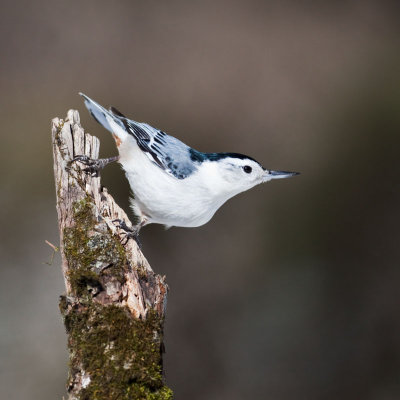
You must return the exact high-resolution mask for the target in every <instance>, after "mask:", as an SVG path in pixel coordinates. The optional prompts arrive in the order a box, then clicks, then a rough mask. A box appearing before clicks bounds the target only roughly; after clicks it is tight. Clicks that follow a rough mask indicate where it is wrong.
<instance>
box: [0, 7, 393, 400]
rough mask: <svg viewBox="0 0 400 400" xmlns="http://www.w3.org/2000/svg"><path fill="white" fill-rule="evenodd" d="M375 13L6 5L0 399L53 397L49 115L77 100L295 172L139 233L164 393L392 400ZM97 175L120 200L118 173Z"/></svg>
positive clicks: (388, 103)
mask: <svg viewBox="0 0 400 400" xmlns="http://www.w3.org/2000/svg"><path fill="white" fill-rule="evenodd" d="M396 3H397V4H398V2H377V1H335V2H325V3H324V2H318V3H317V2H312V1H304V2H298V1H279V2H263V1H256V0H252V1H217V2H216V1H204V0H203V1H163V2H161V1H146V2H143V1H115V2H111V1H99V0H97V1H84V2H81V3H78V2H71V1H70V2H66V1H43V0H39V1H33V2H32V1H18V2H11V1H1V10H0V68H1V74H0V91H1V96H0V103H1V104H0V118H1V146H0V147H1V150H0V152H1V154H0V166H1V174H0V179H1V186H0V187H1V189H0V190H1V196H0V206H1V227H2V229H1V231H0V252H1V258H0V259H1V269H0V273H1V277H0V286H1V288H0V304H1V311H0V312H1V315H0V352H1V354H0V387H1V392H2V394H1V397H2V398H4V399H18V400H20V399H28V398H29V399H41V400H46V399H51V400H53V399H60V398H61V397H62V395H63V394H65V393H64V384H65V380H66V371H67V367H66V363H67V354H66V335H65V334H64V328H63V325H62V321H61V317H60V314H59V312H58V305H57V304H58V295H59V294H61V293H62V292H63V282H62V277H61V272H60V268H59V263H60V261H59V256H57V257H56V259H55V261H54V263H53V265H52V266H49V265H46V264H45V262H46V261H48V260H49V258H50V256H51V249H50V247H48V246H47V245H46V244H44V240H45V239H47V240H49V241H51V242H53V243H57V242H58V236H57V219H56V212H55V194H54V184H53V175H52V174H53V172H52V158H51V146H50V120H51V118H53V117H55V116H59V117H63V116H65V115H66V112H67V110H68V109H69V108H77V109H79V111H80V112H81V119H82V122H83V125H84V126H85V128H87V129H88V130H89V131H90V132H91V133H94V134H96V135H97V136H99V137H100V139H101V142H102V150H101V152H102V155H104V156H111V155H114V154H116V149H115V145H114V143H113V140H112V138H111V136H110V135H109V134H108V133H107V132H106V131H105V130H103V129H102V128H101V127H100V126H98V125H97V124H96V123H95V122H94V121H93V120H92V118H91V117H90V116H89V114H88V113H87V111H86V109H85V108H84V106H83V103H82V101H81V98H80V97H79V96H78V95H77V92H78V91H83V92H84V93H86V94H88V95H89V96H91V97H93V98H94V99H96V100H97V101H99V102H101V103H102V104H104V105H106V106H108V105H111V104H112V105H115V106H116V107H117V108H119V109H121V111H122V112H124V113H126V114H128V115H129V116H131V117H132V118H134V119H136V120H139V121H146V122H148V123H151V124H153V125H154V126H156V127H159V128H162V129H163V130H165V131H166V132H168V133H171V134H173V135H175V136H177V137H179V138H180V139H182V140H183V141H185V142H186V143H188V144H189V145H191V146H193V147H195V148H197V149H199V150H203V151H234V152H242V153H247V154H249V155H251V156H253V157H254V158H256V159H258V160H259V161H260V162H262V163H263V164H264V166H266V167H269V168H273V169H284V170H285V169H287V170H295V171H296V170H298V171H300V172H301V173H302V175H300V176H299V177H296V178H294V179H288V180H283V181H277V182H272V183H269V184H266V185H263V186H260V187H257V188H255V189H253V190H252V191H250V192H248V193H246V194H243V195H240V196H238V197H237V198H235V199H233V200H231V201H229V202H228V203H227V204H226V205H225V206H224V207H223V208H222V209H221V210H220V211H219V212H218V213H217V214H216V216H215V217H214V219H213V220H212V221H211V222H210V223H209V224H207V225H206V226H204V227H201V228H198V229H179V228H173V229H171V230H169V231H164V230H163V228H162V227H159V226H150V227H146V228H145V229H144V230H143V233H142V241H143V243H144V252H145V254H146V256H147V257H148V259H149V261H150V263H151V264H152V266H153V268H154V269H155V270H156V271H157V272H159V273H160V274H166V275H167V281H168V283H169V285H170V287H171V292H170V297H169V304H168V317H167V322H166V350H167V353H166V357H165V363H166V378H167V382H168V384H169V385H170V386H171V387H172V388H173V389H174V391H175V393H176V399H177V400H181V399H184V400H186V399H190V400H204V399H207V400H224V399H229V400H236V399H273V400H286V399H307V400H310V399H311V400H312V399H324V400H330V399H332V400H336V399H349V400H350V399H351V400H352V399H364V400H365V399H377V400H381V399H383V400H388V399H398V398H400V376H399V375H400V374H399V367H400V319H399V301H398V299H399V281H400V271H399V234H398V232H399V230H398V226H399V201H400V195H399V189H400V184H399V182H400V180H399V172H400V170H399V149H400V147H399V145H400V139H399V133H400V129H399V128H400V51H399V49H400V24H399V20H400V8H399V7H398V6H396ZM103 179H104V184H105V185H106V186H108V187H109V189H110V191H111V192H112V193H113V194H114V195H115V196H116V198H117V199H118V201H119V202H120V203H121V204H122V205H123V206H124V208H125V209H127V208H128V196H129V188H128V186H127V182H126V180H125V178H124V176H123V174H122V172H121V171H120V169H119V167H118V166H117V165H115V166H110V167H109V168H108V169H106V170H105V171H104V174H103Z"/></svg>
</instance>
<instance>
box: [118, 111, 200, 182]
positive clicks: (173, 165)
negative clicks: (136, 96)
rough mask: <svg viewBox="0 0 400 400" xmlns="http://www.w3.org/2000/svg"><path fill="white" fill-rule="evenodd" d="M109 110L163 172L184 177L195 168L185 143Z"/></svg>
mask: <svg viewBox="0 0 400 400" xmlns="http://www.w3.org/2000/svg"><path fill="white" fill-rule="evenodd" d="M111 112H112V113H113V115H114V117H116V118H119V119H120V121H122V123H123V124H124V127H125V129H126V131H127V132H128V133H129V134H130V135H132V136H133V137H134V138H135V139H136V142H137V144H138V146H139V148H140V149H141V150H142V151H143V152H144V153H145V154H146V155H147V156H148V157H149V159H150V160H151V161H152V162H154V163H155V164H157V165H158V166H159V167H160V168H162V169H163V170H165V172H167V173H169V174H170V175H173V176H174V177H175V178H178V179H185V178H187V177H188V176H189V175H190V174H192V173H193V172H194V171H195V170H196V169H197V167H196V165H195V164H194V163H193V161H192V160H191V158H190V147H189V146H187V145H186V144H185V143H183V142H181V141H180V140H178V139H176V138H174V137H173V136H169V135H167V134H166V133H165V132H163V131H160V130H158V129H156V128H153V127H152V126H150V125H149V124H146V123H143V122H136V121H133V120H130V119H128V118H126V117H123V116H122V114H121V113H120V112H119V111H117V110H116V109H115V108H111Z"/></svg>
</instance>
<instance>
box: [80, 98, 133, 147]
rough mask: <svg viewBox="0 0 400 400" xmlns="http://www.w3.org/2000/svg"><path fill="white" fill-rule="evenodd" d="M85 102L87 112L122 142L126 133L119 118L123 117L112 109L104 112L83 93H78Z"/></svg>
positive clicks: (102, 108)
mask: <svg viewBox="0 0 400 400" xmlns="http://www.w3.org/2000/svg"><path fill="white" fill-rule="evenodd" d="M79 94H80V95H81V96H82V97H83V99H84V102H85V106H86V108H87V109H88V110H89V112H90V114H91V115H92V117H93V118H94V119H95V120H96V121H97V122H98V123H99V124H100V125H102V126H103V127H104V128H106V129H107V130H108V131H110V132H111V133H112V134H114V135H116V136H118V138H119V139H121V140H124V139H125V138H126V137H127V136H128V133H127V132H126V130H125V127H124V124H123V122H122V121H121V119H120V117H124V116H123V115H122V114H121V113H120V112H119V111H117V110H116V109H114V108H112V109H111V110H110V111H111V112H110V111H108V110H106V109H105V108H104V107H102V106H101V105H100V104H98V103H96V102H95V101H94V100H92V99H91V98H90V97H88V96H86V95H85V94H83V93H79Z"/></svg>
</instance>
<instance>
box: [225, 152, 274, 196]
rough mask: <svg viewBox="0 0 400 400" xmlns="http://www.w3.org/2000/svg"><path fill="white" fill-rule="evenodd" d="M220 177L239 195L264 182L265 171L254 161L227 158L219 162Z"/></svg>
mask: <svg viewBox="0 0 400 400" xmlns="http://www.w3.org/2000/svg"><path fill="white" fill-rule="evenodd" d="M218 163H219V171H220V175H221V177H222V178H223V179H224V180H225V181H227V182H228V183H229V185H231V188H232V190H233V191H234V192H237V193H240V192H243V191H245V190H248V189H250V188H252V187H253V186H256V185H258V184H260V183H262V182H265V181H266V179H265V178H266V172H267V171H266V170H264V168H263V167H262V166H261V165H260V164H259V163H258V162H256V161H254V160H250V159H246V158H245V159H240V158H231V157H227V158H225V159H223V160H220V161H219V162H218Z"/></svg>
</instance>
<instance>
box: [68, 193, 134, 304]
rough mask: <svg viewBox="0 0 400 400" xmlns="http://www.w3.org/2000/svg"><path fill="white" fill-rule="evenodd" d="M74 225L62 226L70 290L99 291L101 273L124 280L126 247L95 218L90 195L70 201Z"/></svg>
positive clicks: (79, 293)
mask: <svg viewBox="0 0 400 400" xmlns="http://www.w3.org/2000/svg"><path fill="white" fill-rule="evenodd" d="M73 214H74V221H75V225H74V226H73V227H70V228H65V229H64V253H65V256H66V258H67V261H68V266H69V271H68V281H69V283H70V285H71V291H72V293H73V294H74V295H76V296H78V297H81V298H82V297H85V296H88V295H90V294H92V293H93V291H100V290H101V288H102V283H101V281H102V277H105V276H107V275H108V276H112V277H113V279H116V280H118V281H119V282H120V283H123V282H124V272H125V270H126V268H127V261H126V257H125V251H124V248H123V246H122V244H121V243H120V242H119V240H118V239H117V238H116V237H114V236H113V235H112V233H111V232H110V230H109V229H108V227H107V225H106V224H105V223H104V222H97V221H96V220H95V217H94V214H93V203H92V200H91V199H90V197H87V198H84V199H82V200H80V201H78V202H76V203H75V204H74V205H73Z"/></svg>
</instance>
